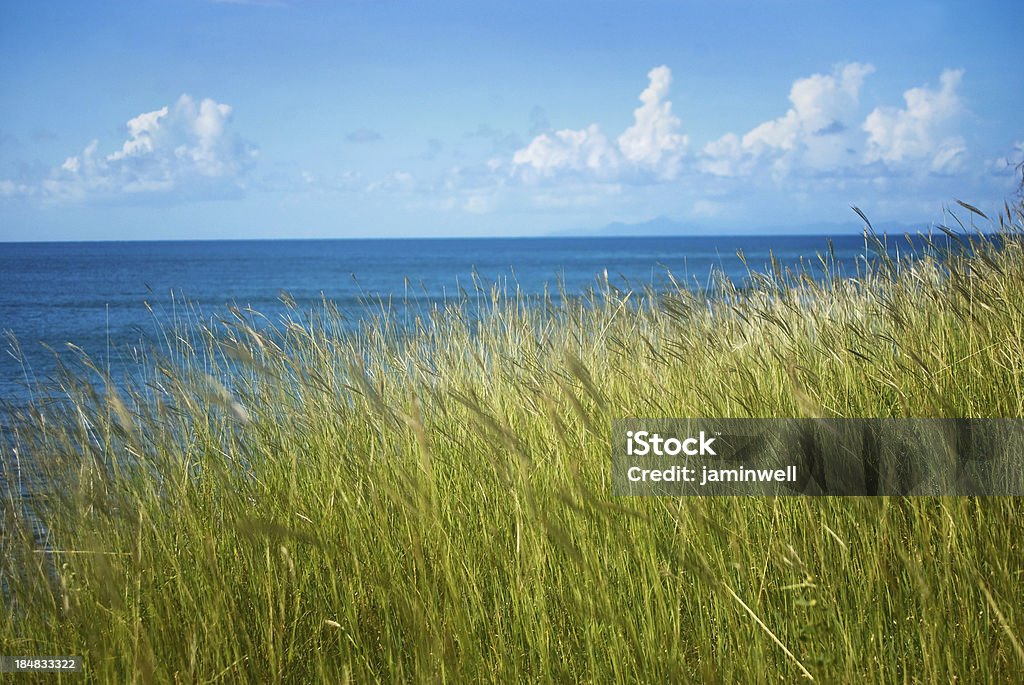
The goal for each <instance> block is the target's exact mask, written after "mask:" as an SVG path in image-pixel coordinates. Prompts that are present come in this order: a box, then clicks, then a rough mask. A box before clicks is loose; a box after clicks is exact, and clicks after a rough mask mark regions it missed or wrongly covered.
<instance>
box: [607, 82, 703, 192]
mask: <svg viewBox="0 0 1024 685" xmlns="http://www.w3.org/2000/svg"><path fill="white" fill-rule="evenodd" d="M647 78H649V79H650V85H649V86H647V88H646V89H645V90H644V91H643V92H642V93H640V102H642V103H643V105H641V106H640V107H638V108H636V109H635V110H633V117H634V120H635V123H634V124H633V125H632V126H630V127H629V128H627V129H626V130H625V131H624V132H623V133H622V135H621V136H619V141H618V142H619V150H620V151H621V152H622V156H623V157H624V158H625V159H626V160H628V161H629V162H632V163H633V164H635V165H637V166H639V167H641V168H645V169H649V170H651V171H654V172H655V173H657V174H659V175H660V176H664V177H668V178H673V177H675V176H676V174H678V172H679V161H680V159H681V158H682V156H683V153H684V152H685V150H686V146H687V144H688V143H689V139H688V138H687V137H686V136H685V135H683V134H682V133H680V132H679V131H680V129H681V128H682V123H681V122H680V121H679V118H678V117H676V116H675V115H674V114H672V102H671V101H669V99H668V89H669V86H670V85H671V84H672V71H671V70H670V69H669V68H668V67H666V66H660V67H657V68H655V69H652V70H651V72H650V73H649V74H647Z"/></svg>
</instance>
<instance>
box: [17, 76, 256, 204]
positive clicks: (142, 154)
mask: <svg viewBox="0 0 1024 685" xmlns="http://www.w3.org/2000/svg"><path fill="white" fill-rule="evenodd" d="M230 119H231V107H230V106H229V105H226V104H223V103H218V102H216V101H214V100H211V99H204V100H201V101H198V102H197V101H196V100H194V99H193V98H192V97H191V96H189V95H182V96H181V97H179V98H178V100H177V102H175V103H174V106H173V107H169V106H165V107H161V108H160V109H157V110H154V111H152V112H145V113H143V114H140V115H138V116H136V117H134V118H132V119H129V120H128V122H127V124H126V126H127V129H128V137H127V139H126V140H125V141H124V142H123V143H122V144H121V147H120V149H118V150H116V151H114V152H112V153H110V154H107V155H103V154H101V153H100V152H99V141H98V140H93V141H92V142H90V143H89V145H88V146H86V147H85V149H84V150H82V152H80V153H78V154H77V155H72V156H70V157H68V158H67V159H65V160H64V162H63V164H61V165H60V167H59V168H56V169H54V170H53V171H52V172H51V174H50V177H49V178H47V179H45V180H43V181H42V182H41V183H40V184H39V187H38V189H39V193H38V194H40V195H42V196H44V197H49V198H52V199H63V200H83V199H87V198H93V197H116V196H119V195H124V194H131V195H139V194H152V193H160V194H168V193H174V192H181V193H184V194H186V195H197V196H201V197H209V196H211V195H218V194H223V193H224V192H225V191H232V192H237V191H238V190H239V189H240V187H241V185H242V182H243V178H244V176H245V174H246V173H247V172H248V171H249V169H250V168H251V167H252V165H253V163H254V162H255V159H256V155H257V152H256V149H255V148H254V147H253V146H251V145H249V144H248V143H246V142H244V141H243V140H242V139H241V138H239V137H238V136H237V135H235V134H233V133H230V132H229V131H228V125H229V123H230ZM34 194H36V193H34Z"/></svg>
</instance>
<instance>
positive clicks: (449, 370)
mask: <svg viewBox="0 0 1024 685" xmlns="http://www.w3.org/2000/svg"><path fill="white" fill-rule="evenodd" d="M1007 213H1008V215H1009V216H1008V217H1007V218H1006V220H1005V221H1004V222H1003V223H1004V229H1007V232H1006V233H1005V234H1004V236H1003V238H1002V240H1003V242H1004V244H1003V247H1002V249H996V247H995V245H993V244H992V243H989V242H987V241H981V242H978V243H977V244H976V245H975V253H974V256H973V257H964V258H951V259H949V260H948V261H946V262H944V263H938V262H936V261H934V260H931V259H924V260H921V261H917V262H915V263H913V264H912V265H908V264H894V263H891V262H880V263H876V265H875V266H873V267H872V268H870V269H869V268H867V267H866V266H865V267H864V268H863V269H862V272H861V274H859V277H857V278H855V279H849V280H842V279H832V280H827V281H826V282H825V283H824V284H822V283H813V282H810V281H808V280H806V279H805V280H800V279H799V278H798V277H797V278H791V279H786V278H785V277H784V275H782V274H767V275H765V276H764V277H763V278H761V279H760V280H759V282H758V283H759V284H758V285H757V286H756V287H755V288H753V289H749V290H738V289H736V288H734V287H732V286H730V285H729V284H726V283H720V284H719V285H718V287H717V292H716V297H715V299H714V300H713V301H708V300H705V299H704V298H703V297H700V296H697V295H694V294H690V293H688V292H686V291H684V290H680V291H679V292H673V293H671V294H669V295H659V296H654V295H653V294H651V293H624V292H620V291H617V290H616V289H614V288H612V287H610V286H608V285H604V286H603V287H601V288H600V289H599V291H598V292H597V293H595V294H594V295H593V296H591V297H588V298H583V299H582V300H573V301H570V302H568V303H566V304H560V305H555V304H552V303H551V302H550V301H548V302H544V301H542V302H536V301H529V300H527V299H525V298H523V297H520V296H518V295H517V294H516V293H515V292H507V291H500V290H493V291H484V290H479V289H478V290H477V291H476V292H475V293H473V294H471V295H470V296H469V297H470V300H471V301H469V302H466V303H462V304H459V303H456V304H455V305H453V306H452V307H450V308H449V309H448V310H446V311H444V312H435V313H434V314H432V315H430V316H427V315H424V317H423V319H422V320H421V321H419V322H418V323H417V324H415V335H412V336H408V335H402V333H401V330H402V329H401V327H400V326H397V325H395V323H394V322H393V321H390V320H389V319H388V317H387V315H386V311H384V312H383V313H382V315H381V316H380V317H378V318H377V319H375V320H373V321H370V322H369V323H367V324H366V325H364V326H363V328H362V329H361V330H360V331H359V332H358V333H351V332H346V328H345V327H344V325H343V322H342V321H341V320H340V317H339V316H338V315H337V313H336V312H335V311H334V310H333V309H332V307H331V306H330V305H329V303H325V305H324V306H323V307H322V308H320V309H318V310H317V311H315V312H311V313H303V312H300V311H298V310H297V309H293V310H292V312H293V313H292V317H291V319H290V320H288V321H274V322H270V321H267V320H265V319H262V318H261V317H259V315H257V314H255V313H253V312H243V311H238V310H232V311H231V312H230V313H227V314H225V318H224V320H223V321H222V322H221V321H215V322H210V321H207V322H206V323H203V322H202V321H201V320H199V317H198V316H197V315H195V314H194V313H193V314H189V313H188V312H186V315H185V317H184V318H186V319H191V321H192V323H193V325H194V326H197V327H198V328H199V329H200V330H199V332H198V333H196V334H194V335H192V336H189V335H186V331H185V326H184V325H180V326H179V327H178V330H167V331H166V332H165V335H166V338H165V342H164V344H163V345H162V349H159V350H151V351H149V352H147V353H145V354H143V355H141V357H140V359H139V361H138V365H139V366H138V370H137V377H136V379H135V381H134V382H133V383H132V384H131V387H130V388H129V389H127V390H125V389H123V388H122V389H120V390H118V389H115V387H114V386H113V384H111V383H110V382H109V381H108V380H107V379H106V372H105V370H104V369H103V368H101V365H99V364H98V363H94V362H92V361H91V360H90V359H89V358H88V357H86V356H85V355H84V353H80V352H74V353H73V355H72V357H71V358H70V359H68V362H67V363H68V367H67V369H66V370H65V372H64V373H62V374H61V377H60V379H59V384H60V387H59V388H58V389H57V390H56V391H55V390H54V388H41V389H40V390H39V393H40V394H39V397H38V400H37V401H36V403H35V405H34V406H33V407H32V408H31V409H30V410H24V411H20V412H19V415H18V417H17V421H16V424H15V425H14V426H13V427H12V428H11V429H10V430H9V431H8V435H7V439H6V440H4V441H2V444H0V449H2V452H0V457H2V460H3V464H4V467H5V469H6V471H7V474H6V477H7V478H8V479H14V478H15V477H16V475H17V474H16V467H17V466H18V465H19V464H20V466H21V468H22V469H23V470H24V471H31V470H32V468H33V465H35V466H36V467H37V468H39V469H41V470H42V474H41V476H42V477H43V478H45V479H46V482H48V483H50V484H51V485H52V486H53V487H52V488H50V489H49V490H48V491H47V495H46V497H45V498H40V500H39V502H38V509H39V515H40V516H41V517H42V518H43V519H44V520H45V521H46V523H47V525H48V526H49V530H50V540H51V545H52V547H53V550H54V551H53V552H52V553H51V554H44V553H41V552H40V551H39V550H38V549H37V545H36V544H35V543H34V541H33V540H32V536H31V532H30V530H29V529H30V522H29V521H26V519H25V517H24V514H23V511H22V509H21V506H20V503H17V502H11V501H6V502H5V503H4V519H3V524H4V527H3V545H4V550H3V551H4V554H3V558H2V561H0V564H2V573H3V579H4V582H5V583H6V586H7V590H6V592H7V596H6V597H5V598H4V608H3V612H2V615H0V653H3V654H81V655H82V656H84V660H85V676H86V680H88V681H94V682H111V683H128V682H181V683H197V682H225V683H232V682H253V683H274V682H308V681H318V680H322V681H327V682H349V681H351V682H358V683H364V682H396V681H413V682H451V683H464V682H478V681H483V682H500V683H506V682H539V683H546V682H597V683H605V682H637V681H640V682H687V681H692V682H711V683H713V682H723V683H736V682H751V683H761V682H782V683H786V682H794V681H799V680H801V679H803V678H805V677H806V676H805V673H806V674H809V675H811V676H813V678H814V679H815V680H816V681H818V682H826V683H835V682H839V683H865V682H870V683H897V682H900V683H902V682H907V683H946V682H958V683H973V682H1007V683H1010V682H1024V648H1022V645H1021V641H1022V640H1024V610H1022V609H1021V605H1020V597H1022V596H1024V591H1022V590H1024V575H1022V574H1024V549H1022V546H1021V520H1022V518H1021V514H1022V511H1024V506H1022V504H1021V503H1019V501H1018V500H1015V499H1009V498H1005V499H1004V498H902V499H901V498H779V499H772V498H688V499H672V498H615V497H612V496H611V495H610V494H609V492H610V487H611V486H610V439H611V436H610V426H611V421H612V420H613V419H615V418H619V417H625V416H639V417H687V416H725V417H729V416H737V417H740V416H837V417H843V416H849V417H857V416H880V417H887V416H894V417H911V416H913V417H930V416H967V417H1022V416H1024V250H1022V247H1024V243H1022V240H1021V238H1020V233H1019V231H1020V228H1021V214H1020V212H1019V211H1017V212H1016V213H1014V214H1012V215H1010V210H1009V209H1008V210H1007ZM823 259H824V261H825V262H826V264H827V263H828V256H827V255H826V256H825V257H823ZM480 300H483V302H480ZM478 304H482V305H483V308H484V309H485V310H486V313H485V315H484V316H482V317H481V318H479V319H478V318H475V317H473V316H470V315H469V311H470V309H471V307H470V305H473V306H476V305H478ZM64 356H65V357H67V355H64ZM228 388H230V390H229V389H228ZM54 392H56V394H57V395H59V396H60V397H61V398H62V399H61V401H52V402H48V401H47V400H46V393H50V394H51V395H52V394H54ZM36 475H39V474H36ZM23 477H24V475H23ZM1015 598H1016V599H1015ZM20 678H21V680H25V681H28V680H30V679H31V678H30V677H29V676H23V677H20ZM43 679H44V678H42V677H41V678H40V680H43ZM50 679H52V678H50ZM72 679H73V680H75V681H76V682H77V681H78V680H80V678H79V677H67V678H66V680H68V681H71V680H72ZM19 682H20V680H19Z"/></svg>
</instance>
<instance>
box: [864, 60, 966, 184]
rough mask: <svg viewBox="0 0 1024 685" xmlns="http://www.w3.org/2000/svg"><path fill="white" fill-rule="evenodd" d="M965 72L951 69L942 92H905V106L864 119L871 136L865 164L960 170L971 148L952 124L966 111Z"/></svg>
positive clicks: (944, 77) (878, 110) (923, 89)
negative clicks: (907, 164) (962, 87)
mask: <svg viewBox="0 0 1024 685" xmlns="http://www.w3.org/2000/svg"><path fill="white" fill-rule="evenodd" d="M963 75H964V72H963V70H962V69H947V70H946V71H944V72H942V76H941V77H940V79H939V83H940V87H939V88H938V90H935V89H931V88H928V87H926V86H921V87H918V88H911V89H910V90H908V91H906V92H905V93H903V100H904V102H905V106H904V107H903V108H897V107H877V108H876V109H875V110H874V111H872V112H871V114H869V115H868V117H867V119H865V120H864V125H863V129H864V131H865V132H866V133H867V135H868V141H867V150H866V151H865V154H864V161H865V162H867V163H871V162H875V161H881V162H885V163H888V164H894V165H899V164H901V163H904V162H908V161H911V162H921V161H925V162H928V163H929V165H930V168H931V170H932V171H935V172H940V173H941V172H952V171H957V170H958V169H959V168H960V167H961V166H962V163H963V160H964V157H965V156H966V152H967V148H966V146H965V145H964V142H963V139H962V138H961V137H959V136H956V135H952V134H951V132H950V131H949V125H950V123H951V122H952V121H953V120H954V118H955V117H956V116H957V115H958V114H959V113H960V112H961V111H962V109H963V103H962V101H961V99H960V95H959V94H958V93H957V89H958V88H959V86H960V83H961V81H962V80H963Z"/></svg>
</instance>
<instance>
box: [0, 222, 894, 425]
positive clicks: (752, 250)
mask: <svg viewBox="0 0 1024 685" xmlns="http://www.w3.org/2000/svg"><path fill="white" fill-rule="evenodd" d="M890 241H891V247H890V252H893V253H895V250H896V249H897V246H898V245H899V246H901V247H900V248H899V249H902V250H904V251H906V249H907V248H908V244H907V239H905V238H899V239H890ZM738 251H742V253H743V255H744V256H745V258H746V262H747V264H748V265H749V266H750V267H751V268H753V269H765V268H766V267H768V264H769V260H770V258H771V256H772V255H774V256H775V258H776V260H777V261H778V262H779V263H780V264H781V265H783V266H789V267H799V265H800V262H801V259H802V260H804V263H805V264H806V265H808V266H809V267H810V268H812V269H813V268H815V267H816V265H817V266H818V267H819V268H820V263H819V262H818V260H817V256H816V255H818V254H819V253H821V254H825V255H829V254H831V255H832V256H834V258H835V259H836V260H837V262H838V264H839V266H840V269H841V272H842V273H843V274H844V275H854V274H855V273H856V272H857V264H858V260H862V259H863V258H864V257H865V254H866V246H865V241H864V238H863V237H861V236H839V237H834V238H831V239H829V238H827V237H825V236H799V237H796V236H733V237H723V236H716V237H628V238H617V237H615V238H612V237H607V238H508V239H409V240H281V241H180V242H177V241H176V242H142V241H140V242H78V243H0V332H2V333H3V334H4V337H3V338H2V339H0V407H2V405H3V404H5V403H7V404H21V403H24V402H25V401H26V399H27V398H28V397H29V391H28V389H27V388H28V386H30V385H33V384H35V383H36V382H38V381H45V379H46V378H47V377H48V376H50V375H52V374H53V372H54V369H55V368H56V366H55V361H54V354H53V352H50V351H49V350H48V349H47V348H46V347H45V346H44V345H48V346H49V347H50V348H52V349H53V350H55V351H58V352H59V351H61V350H66V349H67V343H73V344H75V345H77V346H79V347H80V348H82V349H83V350H85V351H86V352H87V353H88V354H89V355H91V356H92V357H93V358H94V359H96V360H98V361H99V363H101V364H103V363H106V362H107V361H109V360H110V359H111V358H115V359H116V358H118V355H119V350H122V349H124V347H125V346H127V345H132V344H138V343H139V341H140V340H142V339H144V338H152V336H154V335H157V333H158V329H159V326H160V325H161V323H166V322H167V321H169V320H171V319H172V318H173V317H174V316H175V314H176V313H177V314H179V315H180V314H181V313H182V312H183V311H184V309H185V308H184V306H183V305H184V303H185V302H191V303H193V307H194V308H195V309H196V310H198V311H200V312H202V313H203V315H205V316H207V317H209V316H213V315H217V314H222V313H225V312H226V308H227V306H228V305H232V304H233V305H236V306H238V307H239V308H242V309H245V308H246V307H251V308H252V309H255V310H257V311H259V312H261V313H263V314H264V315H266V316H267V317H269V318H270V319H271V320H274V319H275V317H279V316H281V315H283V314H284V313H285V311H286V310H285V305H284V303H283V301H282V293H287V294H288V295H290V297H291V298H293V299H294V301H295V302H296V303H297V305H298V306H299V307H300V308H304V309H308V308H309V307H314V306H317V305H318V303H320V302H321V299H322V298H326V299H328V300H331V301H333V302H334V303H336V304H337V305H338V307H339V308H340V309H341V310H342V311H343V312H344V313H345V314H346V315H347V317H349V318H350V320H351V321H353V322H355V321H358V320H359V318H360V317H362V316H366V314H367V311H368V309H367V307H368V304H367V303H373V302H379V301H380V300H381V299H383V300H385V301H387V300H388V299H389V296H390V298H391V302H392V304H393V306H396V307H398V308H401V307H402V306H404V305H403V304H402V302H405V301H410V300H412V301H415V303H416V306H418V307H424V306H427V307H429V306H430V305H431V304H434V303H441V302H444V301H445V300H446V299H448V300H451V299H457V298H458V296H459V293H460V288H461V289H464V290H467V291H470V292H473V289H474V283H478V284H482V285H483V286H484V287H485V288H487V289H489V287H490V286H491V285H492V284H494V283H499V284H501V285H502V287H504V288H505V289H506V290H507V291H508V292H510V293H512V294H514V293H515V292H516V289H518V290H519V291H520V292H521V293H523V294H526V295H536V294H541V293H544V292H545V291H546V292H548V293H551V294H553V295H554V297H555V299H557V298H558V297H559V296H560V293H565V294H567V295H570V296H571V295H578V294H582V293H584V292H585V291H586V290H587V289H589V288H592V287H594V286H596V285H598V283H599V282H603V281H604V278H605V274H607V278H608V281H609V282H610V283H611V284H612V285H615V286H617V287H619V288H633V289H639V288H644V287H648V286H649V287H653V288H656V289H664V288H669V287H671V283H670V280H669V278H668V274H669V273H670V272H671V273H672V275H673V277H674V278H675V279H676V282H679V283H683V284H685V285H686V287H688V288H692V289H697V290H700V289H702V288H706V287H707V286H708V284H709V283H710V282H711V280H712V275H713V274H714V273H716V272H721V273H724V274H725V275H727V276H729V277H730V278H732V279H733V280H734V281H738V282H742V281H743V280H744V279H745V278H746V276H747V274H748V269H747V266H744V263H743V261H742V260H741V259H740V258H739V256H738V255H737V252H738ZM870 253H871V250H868V254H870ZM376 311H378V312H379V311H380V309H379V305H378V306H377V309H376ZM12 337H13V339H16V340H17V347H18V348H20V351H18V352H16V351H15V345H14V343H13V342H12Z"/></svg>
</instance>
